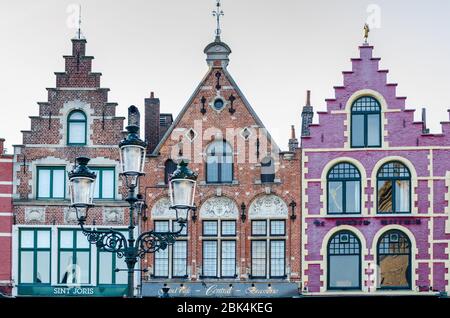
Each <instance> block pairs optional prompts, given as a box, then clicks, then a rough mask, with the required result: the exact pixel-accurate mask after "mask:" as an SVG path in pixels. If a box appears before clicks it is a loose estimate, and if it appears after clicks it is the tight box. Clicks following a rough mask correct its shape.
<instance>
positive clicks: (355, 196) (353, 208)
mask: <svg viewBox="0 0 450 318" xmlns="http://www.w3.org/2000/svg"><path fill="white" fill-rule="evenodd" d="M345 191H346V195H345V196H346V202H345V203H346V211H345V212H347V213H360V200H361V199H360V192H361V187H360V182H359V181H347V182H346V189H345Z"/></svg>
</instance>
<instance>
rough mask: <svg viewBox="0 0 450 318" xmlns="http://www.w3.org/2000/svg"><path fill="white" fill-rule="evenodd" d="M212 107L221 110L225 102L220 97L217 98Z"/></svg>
mask: <svg viewBox="0 0 450 318" xmlns="http://www.w3.org/2000/svg"><path fill="white" fill-rule="evenodd" d="M213 105H214V109H215V110H221V109H222V108H223V106H224V105H225V103H224V102H223V99H222V98H217V99H216V100H215V101H214V103H213Z"/></svg>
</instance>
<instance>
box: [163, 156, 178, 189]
mask: <svg viewBox="0 0 450 318" xmlns="http://www.w3.org/2000/svg"><path fill="white" fill-rule="evenodd" d="M175 170H177V164H176V163H175V162H174V161H173V160H172V159H168V160H166V162H165V163H164V183H165V184H169V176H170V175H171V174H172V173H173V172H174V171H175Z"/></svg>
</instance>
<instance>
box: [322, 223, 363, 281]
mask: <svg viewBox="0 0 450 318" xmlns="http://www.w3.org/2000/svg"><path fill="white" fill-rule="evenodd" d="M328 289H361V242H360V241H359V239H358V238H357V237H356V235H355V234H353V233H352V232H350V231H340V232H338V233H336V234H335V235H333V237H332V238H331V239H330V241H329V242H328Z"/></svg>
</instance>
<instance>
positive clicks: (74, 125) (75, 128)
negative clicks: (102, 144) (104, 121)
mask: <svg viewBox="0 0 450 318" xmlns="http://www.w3.org/2000/svg"><path fill="white" fill-rule="evenodd" d="M86 128H87V121H86V115H85V114H84V112H82V111H80V110H74V111H72V112H71V113H70V114H69V117H68V119H67V144H69V145H81V146H82V145H86V131H87V129H86Z"/></svg>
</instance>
